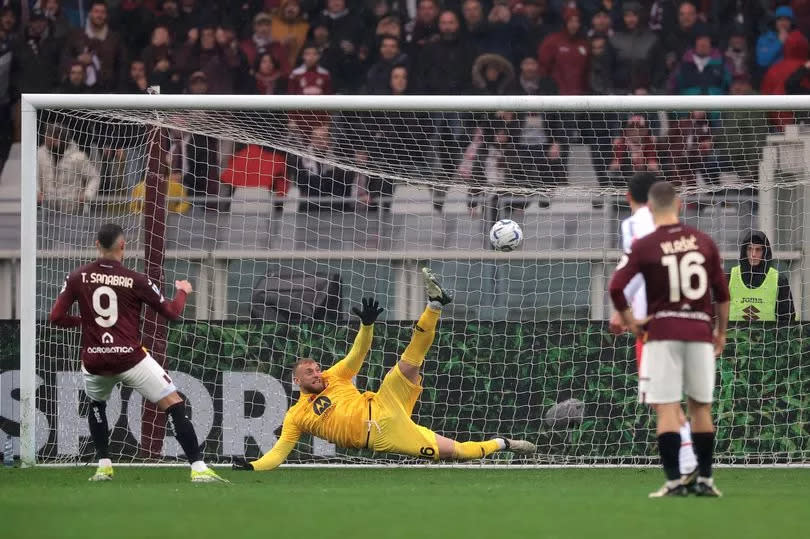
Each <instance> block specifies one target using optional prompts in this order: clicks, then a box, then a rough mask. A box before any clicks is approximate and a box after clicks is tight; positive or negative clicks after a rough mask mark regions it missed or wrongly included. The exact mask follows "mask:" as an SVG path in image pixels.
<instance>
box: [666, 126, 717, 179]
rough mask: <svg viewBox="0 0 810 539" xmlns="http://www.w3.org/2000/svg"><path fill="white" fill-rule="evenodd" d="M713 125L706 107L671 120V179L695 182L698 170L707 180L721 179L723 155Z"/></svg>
mask: <svg viewBox="0 0 810 539" xmlns="http://www.w3.org/2000/svg"><path fill="white" fill-rule="evenodd" d="M714 138H715V135H714V129H713V128H712V126H711V122H710V120H709V118H708V116H707V114H706V113H705V112H704V111H694V112H691V113H690V114H689V116H688V117H686V118H681V119H679V120H675V121H674V122H672V123H671V124H670V127H669V134H668V138H667V150H668V151H669V160H668V163H667V177H668V179H669V180H670V181H671V182H673V183H675V184H678V185H693V184H694V183H695V180H696V175H697V173H701V175H702V176H703V181H704V182H706V183H707V184H716V183H717V182H718V181H719V180H720V159H719V158H718V155H717V152H716V149H715V143H714Z"/></svg>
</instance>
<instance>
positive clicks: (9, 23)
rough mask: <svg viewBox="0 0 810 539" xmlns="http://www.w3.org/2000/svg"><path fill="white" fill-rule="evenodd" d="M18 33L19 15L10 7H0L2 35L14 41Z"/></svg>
mask: <svg viewBox="0 0 810 539" xmlns="http://www.w3.org/2000/svg"><path fill="white" fill-rule="evenodd" d="M16 33H17V15H16V14H15V13H14V10H13V9H11V8H10V7H4V8H2V9H0V35H2V36H3V37H4V38H5V39H7V40H9V41H13V40H14V38H15V37H17V36H16Z"/></svg>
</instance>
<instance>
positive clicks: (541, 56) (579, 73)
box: [537, 30, 589, 95]
mask: <svg viewBox="0 0 810 539" xmlns="http://www.w3.org/2000/svg"><path fill="white" fill-rule="evenodd" d="M537 60H538V62H539V63H540V73H541V75H544V76H548V77H551V78H552V79H553V80H554V82H556V83H557V87H558V88H559V90H560V95H582V94H587V93H588V90H589V88H588V42H587V40H585V39H584V38H582V37H580V36H579V35H574V36H572V35H570V34H569V33H568V32H567V31H566V30H562V31H560V32H555V33H553V34H551V35H549V36H548V37H547V38H546V39H544V40H543V42H542V43H540V46H539V47H538V49H537Z"/></svg>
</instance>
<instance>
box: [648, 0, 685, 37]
mask: <svg viewBox="0 0 810 539" xmlns="http://www.w3.org/2000/svg"><path fill="white" fill-rule="evenodd" d="M646 5H647V4H646V3H645V6H646ZM647 14H648V15H649V20H648V26H649V28H650V30H652V31H653V32H656V33H657V34H662V33H663V34H668V33H669V32H670V31H671V30H672V28H673V27H674V26H675V21H676V20H677V18H678V0H654V1H653V3H652V4H651V5H650V7H649V9H648V11H647Z"/></svg>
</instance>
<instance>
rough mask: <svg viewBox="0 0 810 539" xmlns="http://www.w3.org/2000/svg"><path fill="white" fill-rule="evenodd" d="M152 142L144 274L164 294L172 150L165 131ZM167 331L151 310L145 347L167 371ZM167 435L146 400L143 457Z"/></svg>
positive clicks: (154, 453) (156, 452) (155, 451)
mask: <svg viewBox="0 0 810 539" xmlns="http://www.w3.org/2000/svg"><path fill="white" fill-rule="evenodd" d="M150 138H151V141H150V144H149V160H148V165H147V173H146V181H145V187H146V193H145V197H144V211H143V244H144V272H145V273H146V275H147V276H148V277H149V278H150V279H151V280H152V282H153V283H154V284H156V285H157V286H158V287H160V288H161V290H163V289H164V286H163V257H164V255H165V245H164V244H165V237H166V190H167V189H166V183H167V182H166V174H164V170H163V163H164V157H165V154H164V148H168V143H169V139H168V136H167V133H166V132H165V130H163V129H160V128H155V129H153V130H152V134H151V136H150ZM167 329H168V328H167V326H166V322H165V321H164V320H163V319H161V318H160V316H159V315H158V313H156V312H155V311H153V310H152V309H150V308H149V307H147V308H146V311H145V313H144V320H143V344H144V346H145V347H146V349H147V350H149V353H150V354H152V357H154V358H155V361H157V362H158V363H159V364H160V365H161V366H162V367H163V368H164V369H165V368H166V334H167ZM165 435H166V414H164V413H162V412H160V411H159V410H158V409H157V406H156V405H154V404H152V403H151V402H148V401H146V400H145V401H144V405H143V415H142V416H141V447H140V451H141V456H143V457H146V458H159V457H160V455H161V453H162V450H163V438H164V437H165Z"/></svg>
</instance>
